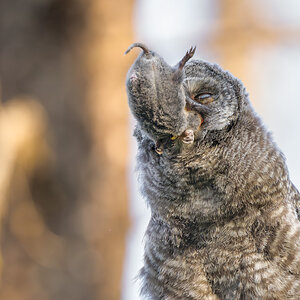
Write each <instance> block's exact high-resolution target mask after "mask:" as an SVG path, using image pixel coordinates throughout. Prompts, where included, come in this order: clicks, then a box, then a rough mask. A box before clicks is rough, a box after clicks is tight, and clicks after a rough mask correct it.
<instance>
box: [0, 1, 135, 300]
mask: <svg viewBox="0 0 300 300" xmlns="http://www.w3.org/2000/svg"><path fill="white" fill-rule="evenodd" d="M131 11H132V0H127V1H122V2H118V1H116V0H112V1H104V0H90V1H81V0H75V1H71V0H43V1H35V0H28V1H26V2H25V1H21V0H14V1H11V0H2V1H1V2H0V82H1V86H2V89H1V90H2V99H3V101H4V102H8V103H9V99H11V98H13V97H15V96H17V95H28V96H30V97H34V98H36V99H38V101H40V104H41V105H42V106H43V107H44V109H45V112H46V115H47V119H48V126H49V132H48V136H47V138H48V141H49V143H50V145H51V148H52V152H53V153H54V161H53V162H52V163H51V164H50V165H49V163H46V162H45V163H44V164H41V165H39V168H35V171H34V172H31V173H30V174H28V173H27V171H26V170H25V169H24V168H23V167H22V166H19V165H16V166H15V168H14V172H13V174H14V175H13V180H12V182H11V191H10V197H9V206H8V207H9V208H8V213H7V216H6V222H5V224H4V228H1V229H2V232H3V234H4V235H3V238H2V249H3V262H4V267H3V274H2V283H1V289H0V299H10V300H14V299H22V300H32V299H41V300H42V299H72V300H76V299H78V300H79V299H80V300H81V299H87V300H89V299H108V300H110V299H119V298H120V293H121V276H122V267H123V258H124V252H125V234H126V230H127V227H128V213H127V189H126V159H127V115H128V110H127V101H126V94H125V87H124V82H125V74H126V70H127V68H128V66H129V64H130V62H129V61H128V59H125V58H124V57H123V52H124V50H125V49H126V47H127V46H128V45H129V44H130V42H131V34H130V31H131V30H130V27H131ZM0 118H1V115H0ZM19 122H20V123H18V124H15V125H16V127H18V126H23V124H22V120H20V121H19ZM11 134H14V131H13V130H12V133H11ZM0 147H1V145H0ZM0 159H1V158H0Z"/></svg>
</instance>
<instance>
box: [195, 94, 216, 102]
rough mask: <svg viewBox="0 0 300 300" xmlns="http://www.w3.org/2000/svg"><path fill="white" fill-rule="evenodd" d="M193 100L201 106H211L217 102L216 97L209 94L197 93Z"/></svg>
mask: <svg viewBox="0 0 300 300" xmlns="http://www.w3.org/2000/svg"><path fill="white" fill-rule="evenodd" d="M192 99H193V100H194V101H196V102H199V103H201V104H209V103H211V102H213V101H214V100H215V99H214V95H213V94H212V93H209V92H201V93H197V94H195V95H193V97H192Z"/></svg>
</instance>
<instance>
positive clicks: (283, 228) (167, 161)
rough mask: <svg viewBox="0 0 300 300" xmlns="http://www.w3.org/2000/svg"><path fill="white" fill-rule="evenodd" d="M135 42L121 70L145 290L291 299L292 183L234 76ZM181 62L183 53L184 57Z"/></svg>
mask: <svg viewBox="0 0 300 300" xmlns="http://www.w3.org/2000/svg"><path fill="white" fill-rule="evenodd" d="M134 47H140V48H142V50H143V51H142V53H141V55H140V56H139V57H138V58H137V59H136V61H135V63H134V64H133V66H132V67H131V69H130V70H129V72H128V75H127V92H128V100H129V106H130V108H131V111H132V113H133V115H134V117H135V118H136V120H137V127H136V129H135V136H136V138H137V141H138V169H139V173H140V179H141V183H142V187H141V190H142V193H143V195H144V197H145V198H146V200H147V202H148V203H149V205H150V208H151V220H150V223H149V225H148V229H147V232H146V238H145V257H144V267H143V268H142V270H141V277H142V280H143V286H142V294H143V295H144V296H145V297H148V298H150V299H300V222H299V198H300V196H299V192H298V191H297V189H296V188H295V187H294V185H293V184H292V182H291V181H290V179H289V175H288V170H287V167H286V164H285V159H284V157H283V155H282V153H281V152H280V150H279V149H278V148H277V146H276V145H275V143H274V142H273V141H272V138H271V137H270V134H269V133H268V132H267V131H266V129H265V128H264V126H263V124H262V122H261V120H260V119H259V117H258V116H257V115H256V114H255V112H254V111H253V108H252V107H251V104H250V102H249V99H248V95H247V93H246V91H245V88H244V87H243V85H242V83H241V82H240V81H239V80H238V79H236V78H235V77H233V76H232V75H231V74H229V73H228V72H225V71H223V70H222V69H221V68H220V67H218V66H217V65H213V64H210V63H207V62H204V61H200V60H190V61H189V59H190V58H191V57H192V56H193V54H194V52H195V49H191V50H190V51H188V52H187V54H186V55H185V56H184V58H183V59H182V60H181V61H180V62H179V63H178V64H177V65H176V66H175V67H171V66H169V65H168V64H167V63H166V62H165V61H164V60H163V58H162V57H160V56H159V55H158V54H156V53H155V52H153V51H150V50H149V49H148V48H147V47H146V46H145V45H143V44H140V43H136V44H133V45H132V46H131V47H130V48H129V49H128V50H127V52H129V51H130V50H131V49H132V48H134ZM188 61H189V62H188Z"/></svg>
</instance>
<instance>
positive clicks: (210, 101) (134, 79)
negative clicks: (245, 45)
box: [127, 44, 247, 142]
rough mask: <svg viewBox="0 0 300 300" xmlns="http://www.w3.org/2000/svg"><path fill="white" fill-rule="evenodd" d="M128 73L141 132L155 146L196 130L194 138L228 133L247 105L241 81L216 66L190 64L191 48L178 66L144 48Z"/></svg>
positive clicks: (132, 106) (197, 63)
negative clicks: (157, 143) (160, 141)
mask: <svg viewBox="0 0 300 300" xmlns="http://www.w3.org/2000/svg"><path fill="white" fill-rule="evenodd" d="M134 47H140V48H142V49H143V52H142V53H141V54H140V56H139V57H138V58H137V59H136V61H135V63H134V64H133V66H132V67H131V69H130V70H129V72H128V75H127V92H128V100H129V106H130V108H131V111H132V113H133V115H134V116H135V118H136V119H137V121H138V123H139V124H140V126H141V129H142V130H143V131H144V132H145V133H146V134H147V135H148V136H149V137H150V138H152V139H153V140H154V141H155V142H157V141H158V140H163V141H168V139H170V138H171V139H175V138H176V137H180V136H182V135H185V132H186V131H187V130H189V131H192V132H193V134H194V139H195V140H201V139H204V138H205V136H206V135H207V134H208V133H209V132H214V133H215V132H216V131H228V130H229V129H230V128H231V127H232V126H233V125H234V124H235V123H236V122H237V120H238V118H239V116H240V114H241V112H242V111H243V109H244V106H245V105H246V102H247V100H246V98H247V97H246V93H245V90H244V87H243V85H242V83H241V82H240V81H239V80H238V79H236V78H235V77H233V76H232V75H231V74H230V73H228V72H225V71H223V70H222V69H221V68H220V67H218V66H217V65H213V64H210V63H208V62H205V61H200V60H191V61H189V59H190V58H191V57H192V56H193V54H194V52H195V48H194V49H192V48H191V49H190V51H188V52H187V53H186V55H185V56H184V57H183V59H181V60H180V62H179V63H178V64H177V65H176V66H173V67H172V66H169V65H168V64H167V63H166V62H165V61H164V59H163V58H162V57H161V56H159V55H158V54H156V53H155V52H153V51H151V50H149V49H148V48H147V47H146V46H145V45H143V44H133V45H132V46H131V47H130V48H129V49H128V50H127V53H128V52H129V51H130V50H131V49H132V48H134Z"/></svg>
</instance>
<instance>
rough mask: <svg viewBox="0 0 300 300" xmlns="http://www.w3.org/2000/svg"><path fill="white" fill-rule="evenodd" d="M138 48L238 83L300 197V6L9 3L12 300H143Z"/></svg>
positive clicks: (3, 5)
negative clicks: (191, 55)
mask: <svg viewBox="0 0 300 300" xmlns="http://www.w3.org/2000/svg"><path fill="white" fill-rule="evenodd" d="M134 41H141V42H144V43H146V44H147V45H148V46H149V47H150V48H151V49H153V50H155V51H157V52H158V53H160V54H161V55H162V56H163V57H165V59H166V61H167V62H168V63H170V64H176V63H177V62H178V61H179V60H180V59H181V58H182V57H183V55H184V54H185V52H186V50H187V49H189V48H190V47H191V46H192V45H196V46H197V51H196V55H195V56H196V58H199V59H205V60H209V61H211V62H216V63H218V64H220V65H221V66H222V67H223V68H224V69H226V70H229V71H230V72H231V73H233V74H234V75H235V76H237V77H239V78H240V79H241V80H242V81H243V82H244V84H245V85H246V87H247V90H248V92H249V94H250V99H251V101H252V103H253V105H254V107H255V109H256V111H257V112H258V113H259V115H261V116H262V118H263V120H264V122H265V124H266V126H267V127H268V128H269V129H270V130H271V131H272V132H273V136H274V139H275V141H276V142H277V144H278V145H279V147H280V148H281V149H282V151H283V152H284V154H285V156H286V158H287V164H288V166H289V170H290V176H291V178H292V180H293V182H294V183H295V185H296V186H297V187H298V188H299V187H300V157H299V153H300V135H299V131H300V122H299V121H298V120H299V116H300V111H299V109H300V95H298V86H299V83H300V77H299V75H298V72H299V71H298V70H299V69H300V2H299V1H297V0H272V1H271V0H242V1H241V0H184V1H183V0H163V1H161V0H136V1H133V0H123V1H117V0H109V1H108V0H106V1H104V0H88V1H83V0H73V1H71V0H27V1H24V0H1V1H0V99H1V101H0V222H1V227H0V246H1V251H0V253H1V255H0V270H1V277H0V299H3V300H35V299H39V300H44V299H45V300H48V299H54V300H62V299H64V300H65V299H71V300H94V299H95V300H98V299H101V300H106V299H107V300H114V299H124V300H135V299H139V296H138V293H139V292H138V291H139V282H138V280H136V279H135V277H136V275H137V273H138V270H139V269H140V268H141V266H142V255H143V254H142V253H143V233H144V231H145V229H146V226H147V222H148V220H149V210H148V209H147V208H146V205H145V203H144V200H143V199H142V197H141V196H140V195H139V192H138V184H137V180H136V178H137V174H136V173H134V165H135V153H136V144H135V141H134V139H133V138H132V131H133V128H134V120H133V119H132V117H131V116H130V113H129V110H128V107H127V96H126V91H125V77H126V72H127V70H128V68H129V67H130V65H131V64H132V63H133V61H134V59H135V57H136V55H137V52H138V50H134V51H132V52H130V54H129V55H127V56H124V55H123V53H124V51H125V50H126V48H127V47H128V46H129V45H130V44H131V43H132V42H134Z"/></svg>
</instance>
